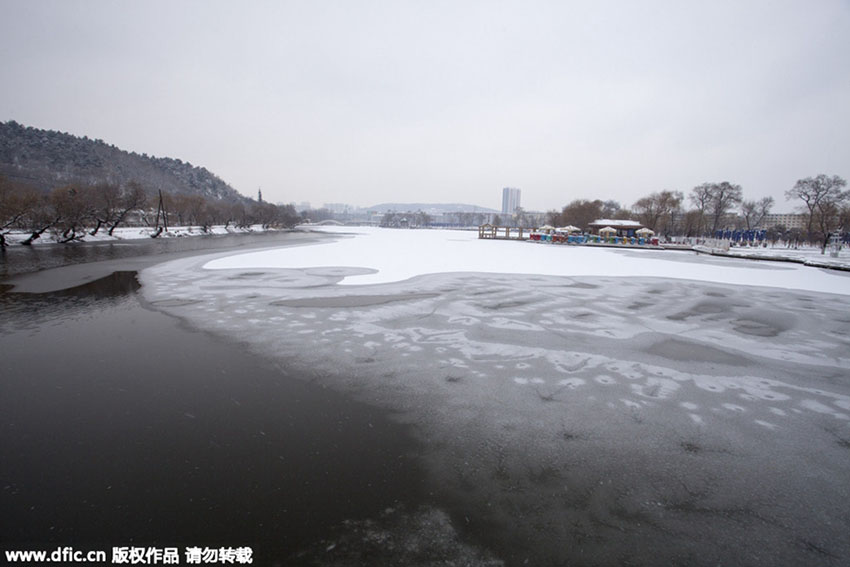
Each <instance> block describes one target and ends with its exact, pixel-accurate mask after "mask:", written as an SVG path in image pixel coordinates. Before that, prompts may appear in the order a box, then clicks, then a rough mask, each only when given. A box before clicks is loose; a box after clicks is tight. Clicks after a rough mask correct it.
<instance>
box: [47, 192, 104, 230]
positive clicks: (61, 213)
mask: <svg viewBox="0 0 850 567" xmlns="http://www.w3.org/2000/svg"><path fill="white" fill-rule="evenodd" d="M91 195H92V190H91V188H89V187H83V186H80V185H66V186H65V187H58V188H56V189H54V190H53V191H51V192H50V197H49V200H50V204H51V205H52V206H53V210H54V211H55V213H56V219H57V220H56V221H55V222H54V223H53V229H54V230H55V231H56V237H57V240H59V242H62V243H68V242H73V241H75V240H81V239H82V237H83V236H84V234H83V233H85V229H86V225H87V224H88V223H89V221H91V219H92V218H93V216H94V214H93V213H94V207H93V206H92V197H91Z"/></svg>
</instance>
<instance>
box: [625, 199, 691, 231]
mask: <svg viewBox="0 0 850 567" xmlns="http://www.w3.org/2000/svg"><path fill="white" fill-rule="evenodd" d="M684 198H685V196H684V195H683V194H682V193H681V191H661V192H658V193H652V194H651V195H648V196H646V197H643V198H641V199H638V200H637V201H636V202H635V204H634V205H632V210H633V212H634V213H635V214H636V215H637V217H638V220H640V222H641V224H643V225H644V226H646V227H648V228H651V229H652V230H654V231H655V232H659V233H660V232H669V230H670V229H671V228H672V225H673V220H674V218H673V217H674V214H675V213H677V212H678V211H679V210H680V209H681V205H682V201H683V200H684Z"/></svg>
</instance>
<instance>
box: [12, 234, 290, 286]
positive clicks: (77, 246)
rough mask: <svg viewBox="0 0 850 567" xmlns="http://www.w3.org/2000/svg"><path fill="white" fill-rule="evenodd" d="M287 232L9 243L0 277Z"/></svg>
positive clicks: (268, 239) (263, 241) (242, 242)
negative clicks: (25, 244) (33, 243)
mask: <svg viewBox="0 0 850 567" xmlns="http://www.w3.org/2000/svg"><path fill="white" fill-rule="evenodd" d="M290 234H291V233H290V232H286V231H270V232H260V233H256V234H250V233H249V234H228V235H201V236H192V237H184V238H157V239H153V238H147V239H134V240H119V241H109V242H75V243H71V244H36V245H33V246H21V245H12V246H8V247H6V248H0V280H2V279H5V278H8V277H11V276H13V275H16V274H23V273H29V272H35V271H40V270H46V269H49V268H56V267H59V266H67V265H70V264H83V263H88V262H98V261H102V260H116V259H120V258H130V257H134V256H151V255H159V254H166V253H174V252H188V251H192V250H199V251H200V250H212V249H219V248H229V247H237V246H238V247H244V246H263V245H267V244H273V243H275V242H276V241H278V240H282V239H285V238H286V237H287V236H288V235H290Z"/></svg>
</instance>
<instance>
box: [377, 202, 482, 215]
mask: <svg viewBox="0 0 850 567" xmlns="http://www.w3.org/2000/svg"><path fill="white" fill-rule="evenodd" d="M364 208H365V209H366V210H368V211H375V212H378V213H386V212H389V211H393V212H397V213H403V212H407V211H414V212H415V211H422V212H423V213H428V214H429V215H434V214H441V213H498V212H499V211H497V210H495V209H488V208H487V207H479V206H477V205H467V204H464V203H381V204H380V205H374V206H372V207H364Z"/></svg>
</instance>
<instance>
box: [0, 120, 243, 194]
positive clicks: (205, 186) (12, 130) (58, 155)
mask: <svg viewBox="0 0 850 567" xmlns="http://www.w3.org/2000/svg"><path fill="white" fill-rule="evenodd" d="M0 174H2V175H5V176H6V177H7V178H8V179H10V180H12V181H19V182H23V183H26V184H28V185H33V186H35V187H37V188H39V189H43V190H45V191H47V190H50V189H53V188H54V187H58V186H61V185H66V184H69V183H81V184H85V185H94V184H98V183H115V184H118V185H124V184H126V183H127V182H129V181H137V182H138V183H140V184H141V185H142V187H144V188H145V189H147V190H149V191H151V192H155V191H157V190H162V191H163V192H168V193H173V194H184V195H201V196H203V197H205V198H212V199H215V200H219V201H230V202H240V201H241V202H245V201H248V200H249V199H248V198H247V197H245V196H243V195H241V194H240V193H238V192H237V191H236V190H235V189H234V188H233V187H231V186H230V185H228V184H227V183H225V182H224V181H222V180H221V179H220V178H219V177H217V176H216V175H214V174H213V173H211V172H210V171H208V170H207V169H205V168H203V167H196V166H193V165H192V164H190V163H188V162H183V161H180V160H179V159H172V158H157V157H153V156H148V155H146V154H142V155H139V154H137V153H135V152H126V151H124V150H121V149H118V148H116V147H115V146H112V145H108V144H106V143H105V142H104V141H103V140H91V139H89V138H88V137H82V138H79V137H77V136H72V135H71V134H66V133H63V132H55V131H53V130H40V129H37V128H31V127H26V126H22V125H21V124H18V123H17V122H14V121H9V122H6V123H2V122H0Z"/></svg>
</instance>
